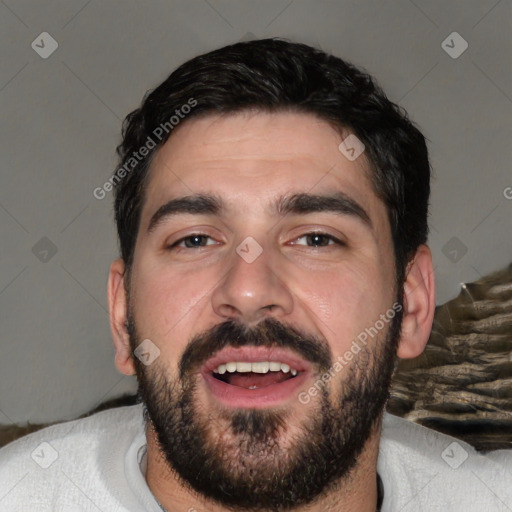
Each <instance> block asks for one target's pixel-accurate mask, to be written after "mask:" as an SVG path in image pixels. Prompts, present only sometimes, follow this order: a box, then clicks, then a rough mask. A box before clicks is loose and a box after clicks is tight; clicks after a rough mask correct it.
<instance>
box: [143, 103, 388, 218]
mask: <svg viewBox="0 0 512 512" xmlns="http://www.w3.org/2000/svg"><path fill="white" fill-rule="evenodd" d="M346 135H348V132H347V133H346V134H344V135H342V134H340V132H339V131H338V130H336V129H334V127H332V126H331V125H330V124H329V123H327V122H326V121H324V120H321V119H319V118H318V117H316V116H314V115H312V114H304V113H291V112H287V113H284V112H281V113H261V112H259V113H254V112H242V113H237V114H228V115H209V116H207V117H203V118H196V119H191V120H188V121H185V122H183V123H182V125H180V126H179V127H178V129H176V131H175V132H173V134H172V136H171V137H170V138H169V139H168V141H167V142H166V143H165V144H164V145H163V147H162V148H160V150H159V151H158V153H157V154H156V155H155V158H154V159H153V162H152V165H151V170H150V176H149V180H148V185H147V188H146V194H145V201H144V208H143V214H142V225H144V222H145V221H146V222H147V220H148V216H151V214H152V213H154V211H155V210H156V209H157V208H158V207H159V206H161V205H162V204H164V203H165V202H166V201H169V200H170V199H172V198H174V197H180V196H185V195H193V194H201V193H209V194H215V195H220V196H222V197H223V198H225V201H226V204H227V206H228V207H229V206H232V207H233V209H236V210H237V211H238V212H241V211H244V212H245V213H247V214H253V215H257V212H258V211H260V212H261V210H258V206H260V205H261V206H262V207H266V206H268V204H270V203H271V202H274V201H275V199H276V198H277V197H282V196H285V195H288V194H292V193H303V192H307V193H311V194H328V193H333V192H336V191H340V192H343V193H344V194H346V195H348V196H350V197H351V198H353V199H354V200H355V201H357V202H358V203H359V204H363V205H365V209H367V211H368V210H369V214H370V216H372V212H373V216H376V217H377V218H378V219H380V218H382V217H384V218H385V217H387V216H386V215H385V208H384V205H383V203H382V202H381V201H380V199H378V198H377V196H376V194H375V192H374V190H373V187H372V184H371V182H370V179H369V175H368V174H369V172H368V170H369V165H368V162H367V160H366V157H365V155H364V153H363V154H362V155H361V156H360V157H359V158H357V159H356V160H354V161H350V160H348V159H347V158H346V157H345V156H344V155H343V154H342V153H341V152H340V150H339V149H338V146H339V144H340V143H341V141H342V140H343V138H344V136H346ZM383 214H384V215H383ZM381 220H382V219H381ZM384 222H385V221H384Z"/></svg>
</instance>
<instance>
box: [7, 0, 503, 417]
mask: <svg viewBox="0 0 512 512" xmlns="http://www.w3.org/2000/svg"><path fill="white" fill-rule="evenodd" d="M511 20H512V3H511V2H510V1H507V0H501V1H497V0H478V1H469V0H466V1H444V0H438V1H420V0H415V1H414V2H413V1H412V0H411V1H408V0H395V1H387V2H383V1H348V0H338V1H303V0H295V1H290V0H283V1H277V0H272V1H267V0H259V1H257V2H256V1H232V0H209V1H206V0H205V1H200V0H192V1H191V0H186V1H185V0H183V1H151V2H149V1H133V0H132V1H120V0H115V1H114V0H112V1H103V2H101V1H99V0H92V1H86V0H76V1H67V2H58V1H45V2H37V1H35V0H32V1H24V0H2V2H1V3H0V26H1V36H0V38H1V39H0V40H1V43H2V50H3V58H2V62H1V64H0V92H1V94H0V101H1V105H2V118H3V123H2V128H1V130H2V138H1V140H2V146H3V148H2V150H3V152H2V167H1V173H2V186H1V191H0V229H1V240H2V244H1V253H0V258H1V270H0V308H1V309H0V311H1V327H0V340H1V341H0V342H1V356H0V423H11V422H25V421H27V420H29V421H32V422H37V421H51V420H57V419H67V418H72V417H75V416H77V415H78V414H81V413H83V412H85V411H87V410H89V409H90V408H92V407H94V406H95V405H97V404H98V403H99V402H101V401H102V400H105V399H107V398H111V397H114V396H118V395H119V394H121V393H123V392H125V391H134V390H135V389H136V386H135V382H134V379H133V378H130V377H123V376H121V375H120V374H118V373H117V372H116V370H115V368H114V364H113V355H114V351H113V348H112V343H111V338H110V332H109V327H108V317H107V311H106V307H107V302H106V292H105V285H106V278H107V272H108V267H109V264H110V262H111V260H112V259H114V258H115V257H116V241H115V232H114V225H113V221H112V207H111V195H108V196H107V197H106V198H105V199H103V200H98V199H96V198H95V197H94V196H93V193H92V192H93V190H94V188H96V187H98V186H101V185H102V184H103V183H104V182H105V180H106V179H107V178H108V177H109V175H110V174H111V172H112V171H113V169H114V167H115V163H116V161H115V155H114V148H115V146H116V144H117V143H118V142H119V134H120V124H121V120H122V118H123V117H124V116H125V115H126V114H127V113H128V112H130V111H131V110H133V109H134V108H135V107H136V106H137V105H138V104H139V102H140V100H141V98H142V96H143V94H144V93H145V91H146V90H147V89H149V88H152V87H154V86H156V85H157V84H158V83H159V82H160V81H162V80H163V79H164V78H165V77H166V76H167V75H168V74H169V73H170V71H171V70H172V69H174V68H175V67H176V66H178V65H179V64H180V63H182V62H183V61H184V60H186V59H188V58H190V57H192V56H194V55H196V54H198V53H202V52H204V51H207V50H211V49H213V48H216V47H219V46H222V45H225V44H228V43H232V42H236V41H239V40H241V39H246V38H253V37H268V36H281V37H287V38H290V39H295V40H298V41H302V42H305V43H309V44H313V45H317V46H320V47H321V48H323V49H324V50H327V51H331V52H333V53H335V54H337V55H339V56H341V57H343V58H346V59H348V60H350V61H352V62H354V63H355V64H358V65H360V66H363V67H364V68H366V69H367V70H368V71H369V72H370V73H372V74H374V75H375V76H376V77H377V78H378V79H379V81H380V83H381V85H382V86H383V87H384V89H385V90H386V91H387V92H388V95H389V96H390V98H391V99H392V100H394V101H397V102H399V103H401V104H402V105H403V106H404V107H405V108H406V109H407V110H408V112H409V113H410V115H411V117H412V118H413V120H415V121H416V122H417V123H418V124H419V125H420V126H421V128H422V129H423V131H424V133H425V134H426V136H427V137H428V138H429V140H430V150H431V154H432V164H433V167H434V170H435V174H436V178H435V180H434V182H433V196H432V217H431V224H432V234H431V238H430V243H431V246H432V249H433V253H434V260H435V271H436V277H437V283H438V299H437V301H438V303H443V302H445V301H447V300H448V299H450V298H452V297H454V296H455V295H457V294H458V291H459V288H460V283H461V282H467V281H473V280H475V279H477V278H478V277H480V276H481V275H484V274H486V273H488V272H490V271H494V270H497V269H499V268H501V267H503V266H505V265H506V264H508V263H509V262H510V261H511V260H512V236H511V233H512V229H511V228H512V220H511V219H512V199H511V198H512V189H510V188H509V187H512V171H511V161H512V151H511V140H512V137H511V128H512V122H511V120H512V116H511V114H512V99H511V98H512V84H511V82H512V80H511V74H512V73H511V66H510V55H511V54H512V52H511V49H512V48H511V46H512V30H511V28H512V27H511V25H512V23H511ZM42 32H47V33H49V34H50V35H51V37H52V38H54V39H55V41H56V42H57V44H58V48H57V49H56V50H55V51H54V53H52V54H51V55H49V56H47V54H48V53H49V52H50V50H51V49H52V44H54V43H52V42H51V40H50V39H49V37H48V36H46V35H45V36H41V37H38V36H39V35H40V34H41V33H42ZM452 32H457V33H459V34H460V36H462V38H463V39H464V40H465V41H466V42H467V44H468V48H467V49H466V51H464V53H462V54H461V55H460V56H457V55H458V54H459V53H460V51H461V50H462V49H463V48H464V42H463V41H462V40H461V39H459V38H458V37H457V36H450V37H448V36H449V35H450V34H451V33H452ZM41 39H43V42H41ZM33 41H34V48H33V47H31V43H32V42H33ZM443 41H446V42H445V43H443V44H442V42H443ZM35 45H38V46H35ZM36 50H37V51H38V52H39V53H36ZM445 50H447V51H448V52H451V53H452V56H450V55H449V54H448V53H447V51H445ZM40 54H43V56H47V58H44V59H43V58H42V57H41V56H40ZM453 56H457V58H453ZM507 196H508V199H507Z"/></svg>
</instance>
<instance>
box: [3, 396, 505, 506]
mask: <svg viewBox="0 0 512 512" xmlns="http://www.w3.org/2000/svg"><path fill="white" fill-rule="evenodd" d="M145 452H146V437H145V433H144V421H143V417H142V406H141V405H135V406H130V407H121V408H117V409H111V410H108V411H104V412H101V413H98V414H95V415H93V416H90V417H88V418H85V419H81V420H76V421H72V422H67V423H61V424H58V425H54V426H51V427H48V428H46V429H43V430H40V431H38V432H35V433H33V434H31V435H29V436H26V437H23V438H21V439H18V440H17V441H15V442H13V443H11V444H9V445H7V446H6V447H4V448H3V449H2V450H0V511H1V512H49V511H52V512H54V511H56V512H128V511H129V512H143V511H145V512H162V511H161V508H160V507H159V505H158V503H157V501H156V500H155V498H154V497H153V495H152V493H151V491H150V489H149V487H148V485H147V483H146V480H145V470H146V468H145ZM377 470H378V473H379V474H380V476H381V478H382V481H383V484H384V502H383V507H382V512H437V511H439V512H447V511H449V512H511V511H512V450H498V451H494V452H490V453H488V454H487V455H482V454H479V453H478V452H476V451H475V450H474V449H473V448H472V447H470V446H469V445H467V444H466V443H464V442H462V441H457V440H455V439H454V438H452V437H449V436H446V435H443V434H439V433H437V432H435V431H433V430H430V429H427V428H424V427H421V426H419V425H416V424H414V423H411V422H409V421H407V420H404V419H402V418H398V417H396V416H392V415H390V414H387V413H386V414H385V416H384V421H383V428H382V437H381V441H380V448H379V458H378V465H377ZM169 512H182V511H174V510H172V509H171V510H170V511H169ZM183 512H186V511H183ZM198 512H201V511H198Z"/></svg>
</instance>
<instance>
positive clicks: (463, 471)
mask: <svg viewBox="0 0 512 512" xmlns="http://www.w3.org/2000/svg"><path fill="white" fill-rule="evenodd" d="M378 471H379V474H380V475H381V478H382V479H383V481H384V487H385V504H386V503H387V506H390V508H385V509H384V510H395V509H396V510H401V509H402V508H403V510H404V512H405V511H407V510H415V511H422V510H425V511H427V510H434V509H435V507H434V504H436V506H444V507H445V508H446V507H447V506H448V505H449V506H451V507H452V508H449V510H453V511H458V510H461V511H462V510H485V509H486V508H478V506H482V507H490V506H491V505H492V506H494V507H495V508H492V510H507V509H506V508H505V506H506V505H504V504H510V503H512V489H511V488H510V485H509V482H510V479H511V478H512V450H499V451H496V452H489V453H479V452H477V451H476V450H475V449H474V448H473V447H472V446H470V445H468V444H467V443H465V442H463V441H460V440H457V439H455V438H453V437H450V436H447V435H445V434H441V433H439V432H436V431H434V430H432V429H429V428H426V427H423V426H421V425H418V424H415V423H412V422H411V421H408V420H405V419H403V418H399V417H397V416H392V415H390V414H388V413H385V415H384V419H383V424H382V432H381V441H380V449H379V459H378ZM386 484H387V485H386ZM386 488H387V489H386ZM386 497H387V500H386ZM429 507H430V508H429ZM464 507H466V508H464ZM468 507H469V508H468ZM475 507H476V508H475ZM500 507H502V508H500ZM489 510H490V508H489Z"/></svg>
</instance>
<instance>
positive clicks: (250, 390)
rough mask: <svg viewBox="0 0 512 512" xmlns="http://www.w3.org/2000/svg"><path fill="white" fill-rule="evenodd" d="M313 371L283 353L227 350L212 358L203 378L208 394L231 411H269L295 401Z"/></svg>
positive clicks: (295, 358)
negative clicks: (273, 407)
mask: <svg viewBox="0 0 512 512" xmlns="http://www.w3.org/2000/svg"><path fill="white" fill-rule="evenodd" d="M310 372H311V368H310V365H309V363H308V362H307V361H304V360H302V359H301V358H300V357H298V356H296V355H294V354H291V353H289V352H287V351H284V350H272V351H271V350H269V349H268V348H264V347H243V348H238V349H225V350H223V351H221V352H220V353H218V354H216V355H215V356H214V357H212V358H211V359H210V360H209V361H208V362H207V363H206V364H205V365H204V367H203V368H202V370H201V374H202V375H203V378H204V380H205V382H206V384H207V388H208V390H209V392H210V393H211V394H212V395H213V396H214V397H215V398H216V399H218V400H219V401H221V402H222V403H223V404H224V405H227V406H229V407H237V408H243V407H253V408H254V407H267V406H270V405H278V404H281V403H283V402H285V401H289V400H290V399H293V398H294V397H296V395H297V394H298V390H299V389H300V387H302V386H303V385H304V382H305V380H306V378H307V376H308V375H309V374H310Z"/></svg>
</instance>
